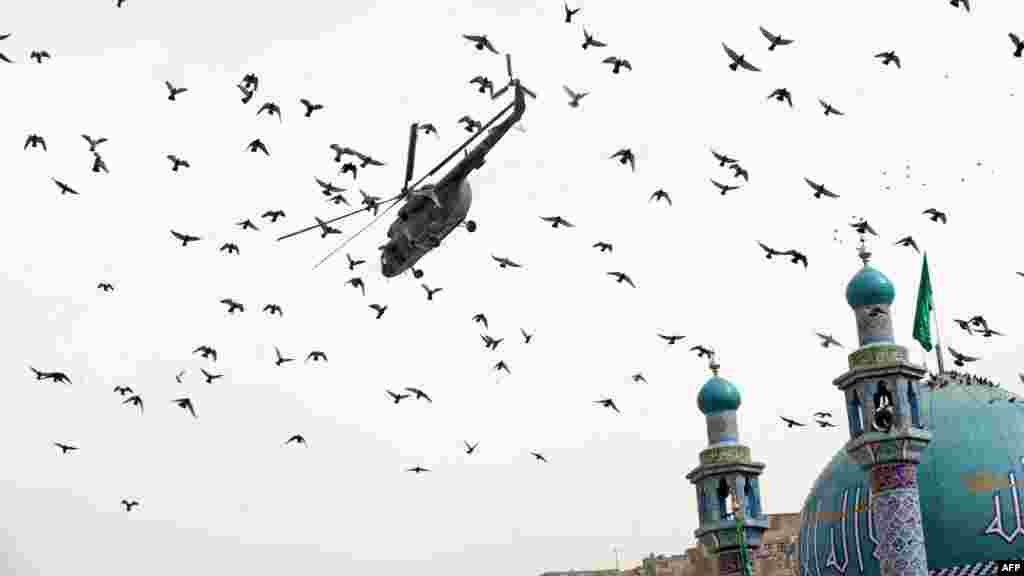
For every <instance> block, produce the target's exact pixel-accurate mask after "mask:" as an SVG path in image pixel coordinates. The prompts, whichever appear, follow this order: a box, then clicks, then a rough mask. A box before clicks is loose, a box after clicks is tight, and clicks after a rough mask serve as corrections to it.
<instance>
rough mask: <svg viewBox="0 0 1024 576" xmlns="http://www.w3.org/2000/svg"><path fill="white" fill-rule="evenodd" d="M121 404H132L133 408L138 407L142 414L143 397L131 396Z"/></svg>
mask: <svg viewBox="0 0 1024 576" xmlns="http://www.w3.org/2000/svg"><path fill="white" fill-rule="evenodd" d="M121 404H131V405H132V406H136V407H138V409H139V414H142V397H141V396H139V395H138V394H133V395H131V396H129V397H128V398H127V399H125V401H124V402H121Z"/></svg>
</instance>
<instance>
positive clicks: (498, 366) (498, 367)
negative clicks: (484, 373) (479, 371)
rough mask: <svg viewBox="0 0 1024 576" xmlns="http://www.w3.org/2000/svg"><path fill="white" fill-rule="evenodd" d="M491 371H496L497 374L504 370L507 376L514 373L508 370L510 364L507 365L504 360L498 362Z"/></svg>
mask: <svg viewBox="0 0 1024 576" xmlns="http://www.w3.org/2000/svg"><path fill="white" fill-rule="evenodd" d="M491 369H492V370H494V371H495V372H501V371H502V370H504V371H505V374H511V373H512V371H511V370H509V369H508V364H506V363H505V361H504V360H498V361H497V362H496V363H495V364H494V366H492V367H491Z"/></svg>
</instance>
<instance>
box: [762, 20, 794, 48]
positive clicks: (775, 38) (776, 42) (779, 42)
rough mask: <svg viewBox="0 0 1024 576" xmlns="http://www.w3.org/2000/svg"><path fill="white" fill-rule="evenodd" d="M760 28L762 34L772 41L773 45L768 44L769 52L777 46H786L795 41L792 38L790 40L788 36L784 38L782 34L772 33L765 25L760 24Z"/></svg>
mask: <svg viewBox="0 0 1024 576" xmlns="http://www.w3.org/2000/svg"><path fill="white" fill-rule="evenodd" d="M758 28H759V29H760V30H761V34H762V35H763V36H764V37H765V38H767V39H768V41H769V42H771V45H770V46H768V51H769V52H771V51H773V50H775V47H776V46H786V45H787V44H792V43H793V41H792V40H788V39H786V38H783V37H782V36H779V35H777V34H772V33H771V32H769V31H767V30H765V29H764V26H758Z"/></svg>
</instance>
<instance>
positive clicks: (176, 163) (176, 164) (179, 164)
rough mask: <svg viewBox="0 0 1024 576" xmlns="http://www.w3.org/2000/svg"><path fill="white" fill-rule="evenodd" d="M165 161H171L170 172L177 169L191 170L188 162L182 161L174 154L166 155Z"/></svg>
mask: <svg viewBox="0 0 1024 576" xmlns="http://www.w3.org/2000/svg"><path fill="white" fill-rule="evenodd" d="M167 159H168V160H170V161H171V172H177V171H178V169H179V168H191V167H192V165H191V164H189V163H188V160H182V159H181V158H179V157H177V156H175V155H174V154H168V155H167Z"/></svg>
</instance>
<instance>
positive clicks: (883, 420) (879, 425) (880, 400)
mask: <svg viewBox="0 0 1024 576" xmlns="http://www.w3.org/2000/svg"><path fill="white" fill-rule="evenodd" d="M873 399H874V401H875V412H874V414H872V415H871V425H872V427H874V429H875V430H878V431H879V432H888V431H889V430H890V429H891V428H892V426H893V424H894V423H895V421H894V419H895V414H894V413H893V408H894V406H893V404H894V403H893V397H892V393H890V392H889V388H888V387H887V386H886V385H885V381H884V380H883V381H879V382H878V388H877V389H876V390H875V395H874V398H873Z"/></svg>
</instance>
